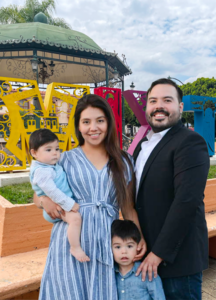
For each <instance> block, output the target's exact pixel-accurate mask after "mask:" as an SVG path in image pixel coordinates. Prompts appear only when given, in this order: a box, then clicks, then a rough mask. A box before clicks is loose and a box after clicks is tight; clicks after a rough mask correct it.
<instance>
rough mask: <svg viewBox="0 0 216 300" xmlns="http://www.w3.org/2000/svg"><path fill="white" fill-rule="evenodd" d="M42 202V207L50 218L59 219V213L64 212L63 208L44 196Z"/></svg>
mask: <svg viewBox="0 0 216 300" xmlns="http://www.w3.org/2000/svg"><path fill="white" fill-rule="evenodd" d="M42 202H43V208H44V209H45V211H46V212H47V214H48V215H49V216H50V217H51V218H52V219H57V218H58V219H61V215H62V214H64V210H63V209H62V208H61V207H60V206H59V205H57V204H56V203H55V202H53V201H52V200H51V199H50V198H49V197H46V196H45V198H44V199H43V200H42Z"/></svg>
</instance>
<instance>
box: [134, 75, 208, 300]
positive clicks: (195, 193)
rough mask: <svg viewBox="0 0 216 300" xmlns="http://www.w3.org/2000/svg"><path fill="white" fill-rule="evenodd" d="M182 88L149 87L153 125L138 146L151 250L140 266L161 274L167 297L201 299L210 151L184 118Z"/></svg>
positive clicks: (168, 83)
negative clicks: (182, 120)
mask: <svg viewBox="0 0 216 300" xmlns="http://www.w3.org/2000/svg"><path fill="white" fill-rule="evenodd" d="M182 96H183V94H182V91H181V90H180V89H179V87H178V86H177V85H176V84H175V82H173V81H172V80H170V79H159V80H157V81H155V82H153V83H152V85H151V87H150V88H149V90H148V92H147V105H146V118H147V121H148V123H149V124H150V126H151V128H152V130H151V131H150V132H149V133H148V135H147V138H144V139H142V140H141V141H140V142H139V144H138V145H137V147H136V149H135V151H134V159H135V166H136V180H137V200H136V210H137V213H138V217H139V222H140V225H141V229H142V232H143V236H144V238H145V240H146V243H147V249H148V253H147V256H146V258H145V259H144V261H143V262H142V264H141V266H140V268H139V269H138V271H137V274H139V273H140V272H141V271H142V277H143V279H145V274H146V272H148V274H149V278H150V280H151V278H152V273H153V275H154V276H157V269H158V272H159V274H160V276H161V278H162V281H163V286H164V290H165V295H166V299H167V300H174V299H179V300H186V299H196V300H201V282H202V270H204V269H205V268H207V267H208V232H207V226H206V221H205V211H204V203H203V198H204V194H203V193H204V189H205V185H206V180H207V174H208V170H209V156H208V151H207V146H206V143H205V141H204V139H203V138H202V137H201V136H200V135H199V134H197V133H196V132H193V131H191V130H189V129H187V128H185V127H184V126H183V125H182V123H181V121H180V118H181V114H182V111H183V103H182Z"/></svg>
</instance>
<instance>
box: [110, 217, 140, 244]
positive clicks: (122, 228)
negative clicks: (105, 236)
mask: <svg viewBox="0 0 216 300" xmlns="http://www.w3.org/2000/svg"><path fill="white" fill-rule="evenodd" d="M115 236H117V237H119V238H121V239H122V240H123V241H125V240H128V239H132V240H134V242H136V243H137V244H139V242H140V240H141V234H140V231H139V229H138V228H137V226H136V225H135V224H134V222H132V221H130V220H115V221H113V223H112V226H111V237H112V238H113V237H115Z"/></svg>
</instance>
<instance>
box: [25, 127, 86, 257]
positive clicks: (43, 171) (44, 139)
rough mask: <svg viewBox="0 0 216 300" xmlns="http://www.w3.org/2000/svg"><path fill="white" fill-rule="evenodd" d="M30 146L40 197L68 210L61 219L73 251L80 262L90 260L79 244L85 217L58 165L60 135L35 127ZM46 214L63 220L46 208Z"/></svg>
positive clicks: (32, 172) (35, 187)
mask: <svg viewBox="0 0 216 300" xmlns="http://www.w3.org/2000/svg"><path fill="white" fill-rule="evenodd" d="M29 149H30V153H31V155H32V157H33V158H34V159H35V160H33V161H32V163H31V167H30V181H31V184H32V188H33V190H34V191H35V192H36V194H37V195H38V196H42V195H46V196H48V197H49V198H50V199H52V201H54V202H55V203H56V204H58V205H59V206H61V208H62V209H63V210H64V211H65V214H62V215H61V218H62V220H63V221H64V222H66V223H68V232H67V234H68V240H69V243H70V252H71V254H72V255H73V256H74V257H75V258H76V259H77V260H79V261H80V262H86V261H89V260H90V259H89V257H88V256H87V255H86V254H85V252H84V251H83V250H82V248H81V245H80V232H81V223H82V220H81V216H80V214H79V212H78V210H79V204H77V203H76V202H75V201H74V200H73V198H72V196H73V194H72V192H71V189H70V187H69V184H68V181H67V177H66V174H65V172H64V170H63V168H62V167H61V166H60V165H59V164H58V160H59V158H60V150H59V142H58V137H57V136H56V135H55V134H54V133H53V132H52V131H50V130H48V129H39V130H36V131H34V132H33V133H32V134H31V136H30V139H29ZM43 216H44V218H45V219H46V220H47V221H49V222H52V223H54V222H58V221H60V220H61V219H55V220H53V219H52V218H51V217H50V216H49V215H48V214H47V213H46V211H45V210H43Z"/></svg>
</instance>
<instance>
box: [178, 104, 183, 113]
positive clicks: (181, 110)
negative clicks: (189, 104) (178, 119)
mask: <svg viewBox="0 0 216 300" xmlns="http://www.w3.org/2000/svg"><path fill="white" fill-rule="evenodd" d="M179 108H180V113H183V108H184V102H181V103H180V104H179Z"/></svg>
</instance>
